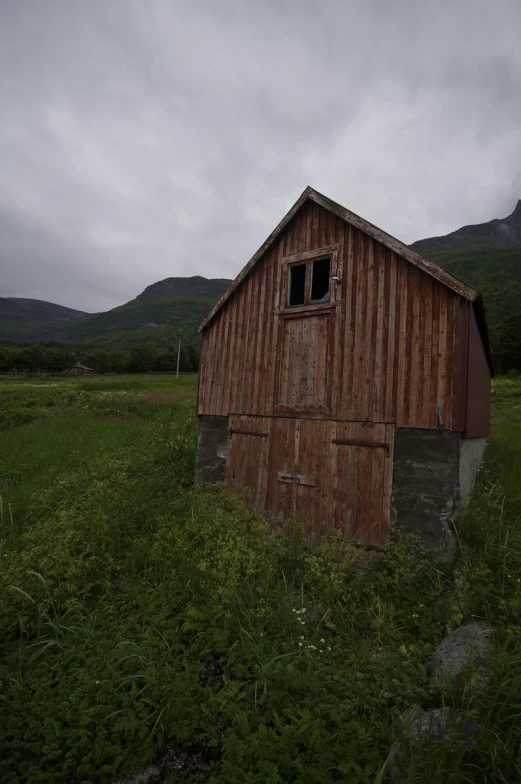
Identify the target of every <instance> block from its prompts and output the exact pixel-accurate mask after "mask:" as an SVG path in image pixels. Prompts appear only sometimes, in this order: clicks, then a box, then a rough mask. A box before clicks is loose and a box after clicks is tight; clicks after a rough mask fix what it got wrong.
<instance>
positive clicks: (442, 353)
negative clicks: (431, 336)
mask: <svg viewBox="0 0 521 784" xmlns="http://www.w3.org/2000/svg"><path fill="white" fill-rule="evenodd" d="M446 356H447V290H446V288H445V287H444V286H443V287H440V321H439V332H438V383H437V403H436V404H437V405H442V406H443V427H444V428H445V427H447V411H446V410H445V382H446V374H447V365H446Z"/></svg>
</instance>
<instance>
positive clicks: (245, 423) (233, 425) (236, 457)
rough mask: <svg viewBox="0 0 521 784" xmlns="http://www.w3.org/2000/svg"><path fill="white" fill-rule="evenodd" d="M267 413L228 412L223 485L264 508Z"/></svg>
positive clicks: (266, 461) (268, 422) (267, 447)
mask: <svg viewBox="0 0 521 784" xmlns="http://www.w3.org/2000/svg"><path fill="white" fill-rule="evenodd" d="M272 421H273V420H272V419H270V418H269V417H254V416H240V415H232V416H230V427H229V430H228V451H227V456H226V486H227V487H228V488H229V489H230V490H232V491H234V492H236V493H239V494H240V495H241V496H242V497H243V498H244V500H245V502H246V503H247V504H249V505H250V506H258V507H259V508H260V509H264V508H265V503H266V490H267V475H268V449H269V435H270V429H271V423H272Z"/></svg>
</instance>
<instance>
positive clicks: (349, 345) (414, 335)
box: [198, 201, 461, 429]
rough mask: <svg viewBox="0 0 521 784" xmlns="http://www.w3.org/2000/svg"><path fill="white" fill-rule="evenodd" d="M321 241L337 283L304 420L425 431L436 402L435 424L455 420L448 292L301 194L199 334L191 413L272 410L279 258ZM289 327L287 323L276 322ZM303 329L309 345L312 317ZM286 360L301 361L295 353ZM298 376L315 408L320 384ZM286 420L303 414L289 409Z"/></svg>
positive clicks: (290, 386) (292, 375) (454, 309)
mask: <svg viewBox="0 0 521 784" xmlns="http://www.w3.org/2000/svg"><path fill="white" fill-rule="evenodd" d="M330 245H337V246H338V257H337V263H338V269H337V274H338V276H339V277H340V279H341V281H342V284H341V287H339V291H338V292H337V295H336V301H334V302H332V303H331V307H332V310H333V311H334V313H333V315H332V320H331V321H330V324H332V325H333V326H332V329H333V337H332V343H331V350H330V352H329V354H328V355H327V362H328V365H329V366H328V368H327V372H328V376H329V380H328V382H327V384H328V388H327V396H329V400H328V401H326V402H327V405H326V406H325V408H324V410H323V411H322V412H320V411H318V410H317V411H310V412H309V414H308V415H309V416H311V417H320V416H322V417H324V418H329V419H333V420H337V421H350V422H384V423H395V424H396V425H397V426H398V427H418V428H435V427H436V407H437V406H442V407H443V422H444V427H445V428H447V429H452V428H453V427H454V426H455V425H457V426H459V421H457V419H458V417H457V412H458V410H460V409H458V405H459V398H458V395H459V394H460V392H459V388H457V387H456V384H455V373H454V359H455V357H454V352H455V345H456V332H457V330H456V319H457V314H458V307H459V303H460V301H461V299H460V297H458V296H457V295H456V294H455V293H453V292H451V291H450V290H449V289H448V288H447V287H446V286H444V285H443V284H442V283H439V282H438V281H435V280H433V278H432V277H431V276H430V275H428V274H427V273H425V272H423V271H422V270H420V269H418V268H417V267H415V266H414V265H413V264H411V263H409V262H407V261H406V260H405V259H403V258H402V257H401V256H399V255H398V254H396V253H395V252H393V251H391V250H389V249H388V248H386V247H384V246H383V245H381V244H380V243H379V242H377V241H376V240H374V239H372V238H371V237H369V236H367V235H365V234H364V233H362V232H361V231H360V230H359V229H356V228H354V227H353V226H350V225H349V224H348V223H347V222H345V221H344V220H342V219H341V218H339V217H337V216H335V215H333V214H332V213H331V212H329V211H327V210H325V209H324V208H322V207H320V206H319V205H318V204H316V203H314V202H311V201H307V202H305V203H304V205H303V206H302V208H301V209H300V210H299V212H298V213H297V214H296V215H295V216H294V218H293V219H292V220H291V221H290V223H288V225H287V226H286V228H285V229H284V231H283V232H282V233H281V235H280V236H279V237H278V239H277V240H276V242H275V243H274V244H273V245H272V246H271V247H270V248H268V250H267V251H266V253H265V255H264V257H263V258H262V259H261V260H260V261H259V262H258V263H257V264H256V266H255V267H254V269H253V270H252V272H251V273H250V275H249V276H247V277H246V279H245V280H244V281H243V282H242V283H241V284H240V285H239V286H238V287H237V289H236V290H235V291H234V293H233V295H232V296H231V297H230V299H229V300H228V301H227V302H226V303H225V305H224V306H223V307H222V308H221V310H220V311H219V312H218V313H217V314H216V316H215V318H214V319H213V320H212V322H211V323H210V325H209V326H208V327H207V328H206V329H205V330H204V331H203V344H202V355H201V371H200V381H199V395H198V412H199V413H200V414H218V415H229V414H243V415H245V414H248V415H256V416H274V415H275V416H276V415H277V414H279V415H280V413H281V411H280V410H277V407H278V406H280V402H281V401H280V397H279V400H277V395H280V388H281V387H280V382H278V384H279V386H278V387H277V373H278V369H279V370H280V366H279V363H280V362H284V361H285V359H284V356H283V351H282V354H281V349H280V345H281V342H282V345H283V343H284V332H282V335H281V332H280V324H279V322H281V321H282V320H283V319H284V318H285V316H284V314H282V313H281V312H280V308H281V303H280V286H281V269H282V260H283V258H285V257H287V256H291V255H293V254H296V253H302V252H305V251H309V250H313V249H315V248H323V247H325V246H330ZM315 318H316V319H318V318H319V317H315ZM300 328H301V327H300V326H299V325H298V322H296V323H295V324H293V325H291V327H288V329H294V330H298V329H300ZM309 328H311V329H315V341H318V340H321V338H320V335H321V334H323V333H322V332H320V330H322V329H323V328H322V324H320V326H319V325H318V321H317V324H316V325H315V326H314V327H313V326H312V325H311V322H309ZM302 329H303V327H302ZM317 330H318V332H317ZM281 338H282V340H281ZM310 350H311V349H309V351H310ZM323 356H324V355H323V354H321V358H323ZM287 361H288V362H289V358H287ZM291 361H295V358H293V359H292V360H291ZM298 361H300V362H301V363H306V362H308V361H309V356H308V354H307V353H306V352H305V351H304V350H303V353H302V357H301V358H300V360H298ZM321 361H322V360H321ZM298 374H299V371H298V368H297V367H296V366H295V367H294V368H293V370H290V371H289V372H288V375H287V378H286V380H285V381H284V383H286V384H287V389H286V394H287V395H288V400H289V401H291V400H293V401H294V400H295V399H296V398H295V396H296V395H297V394H301V392H300V391H299V392H297V388H296V386H295V385H296V384H297V383H299V384H300V383H304V382H303V381H299V382H297V378H298ZM301 375H302V374H301ZM305 383H306V385H308V384H309V386H306V390H305V391H303V392H302V394H304V396H305V399H306V400H308V401H311V400H313V401H315V403H316V405H321V402H320V401H322V403H323V402H324V396H325V395H326V390H325V389H324V388H322V387H321V386H320V380H319V379H318V377H315V376H314V375H312V377H311V378H310V379H307V378H306V382H305ZM292 395H293V398H292ZM288 415H291V414H288V412H285V413H284V416H288ZM294 416H306V414H303V413H302V412H301V411H298V410H295V412H294Z"/></svg>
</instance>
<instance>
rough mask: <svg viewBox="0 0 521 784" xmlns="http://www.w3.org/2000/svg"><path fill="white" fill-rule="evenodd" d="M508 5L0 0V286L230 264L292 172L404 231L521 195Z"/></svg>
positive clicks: (292, 195)
mask: <svg viewBox="0 0 521 784" xmlns="http://www.w3.org/2000/svg"><path fill="white" fill-rule="evenodd" d="M520 40H521V2H520V0H493V1H492V0H459V1H458V0H445V1H444V0H432V1H431V0H422V1H421V2H419V0H372V1H371V0H317V1H316V2H315V1H314V0H249V2H247V0H242V2H241V1H240V0H185V1H184V2H178V0H0V111H1V121H0V273H1V274H0V296H19V297H21V296H23V297H35V298H38V299H45V300H49V301H51V302H57V303H60V304H63V305H68V306H70V307H76V308H80V309H83V310H87V311H97V310H105V309H108V308H111V307H114V306H115V305H119V304H122V303H123V302H125V301H127V300H129V299H131V298H133V297H135V296H136V295H137V294H138V293H139V292H140V291H141V290H142V289H143V288H144V287H145V286H147V285H148V284H150V283H153V282H155V281H157V280H161V279H163V278H166V277H170V276H188V275H194V274H200V275H205V276H207V277H229V278H233V277H235V275H236V274H237V273H238V272H239V270H240V269H241V268H242V267H243V266H244V264H245V263H246V262H247V261H248V259H249V258H250V256H252V255H253V253H254V252H255V250H256V249H257V248H258V246H259V245H260V244H261V243H262V242H263V241H264V239H265V238H266V237H267V235H268V234H269V233H270V232H271V230H272V229H273V228H274V227H275V225H276V224H277V223H278V222H279V220H280V219H281V218H282V216H283V215H284V213H285V212H286V211H287V210H288V209H289V207H290V206H291V205H292V203H293V202H294V201H295V200H296V199H297V198H298V196H299V195H300V193H301V191H302V190H303V189H304V188H305V187H306V185H308V184H309V185H312V186H313V187H314V188H316V189H317V190H319V191H322V192H323V193H325V194H326V195H327V196H330V197H331V198H333V199H335V200H336V201H339V202H340V203H341V204H343V205H344V206H346V207H348V208H349V209H351V210H353V211H354V212H357V213H359V214H360V215H362V216H363V217H364V218H367V219H368V220H370V221H372V222H373V223H376V224H377V225H378V226H380V227H381V228H383V229H385V230H387V231H389V232H390V233H391V234H394V235H395V236H397V237H399V238H400V239H402V240H404V241H405V242H408V243H410V242H413V241H414V240H416V239H420V238H422V237H426V236H433V235H439V234H445V233H447V232H449V231H452V230H454V229H456V228H458V227H459V226H461V225H463V224H467V223H480V222H482V221H486V220H490V219H491V218H494V217H504V216H505V215H507V214H509V213H510V212H512V210H513V209H514V206H515V203H516V201H517V199H518V198H521V46H520Z"/></svg>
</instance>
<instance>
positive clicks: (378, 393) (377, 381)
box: [370, 247, 386, 422]
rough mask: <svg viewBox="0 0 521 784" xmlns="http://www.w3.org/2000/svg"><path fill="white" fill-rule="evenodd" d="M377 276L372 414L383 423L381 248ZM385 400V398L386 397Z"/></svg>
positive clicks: (373, 418)
mask: <svg viewBox="0 0 521 784" xmlns="http://www.w3.org/2000/svg"><path fill="white" fill-rule="evenodd" d="M375 261H376V265H375V274H376V277H377V279H378V283H377V294H376V307H375V308H374V321H373V334H374V344H375V353H374V374H373V383H372V389H373V399H372V406H371V409H370V413H371V414H372V416H371V419H372V420H373V422H381V421H382V419H383V412H382V405H381V398H382V396H383V395H384V394H385V391H384V389H382V387H383V386H384V384H383V378H384V376H383V373H382V368H383V365H384V357H383V354H384V322H385V320H386V319H385V314H386V307H385V306H386V302H385V254H384V253H383V249H382V248H381V247H379V248H378V250H377V254H376V260H375ZM384 400H385V397H384Z"/></svg>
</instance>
